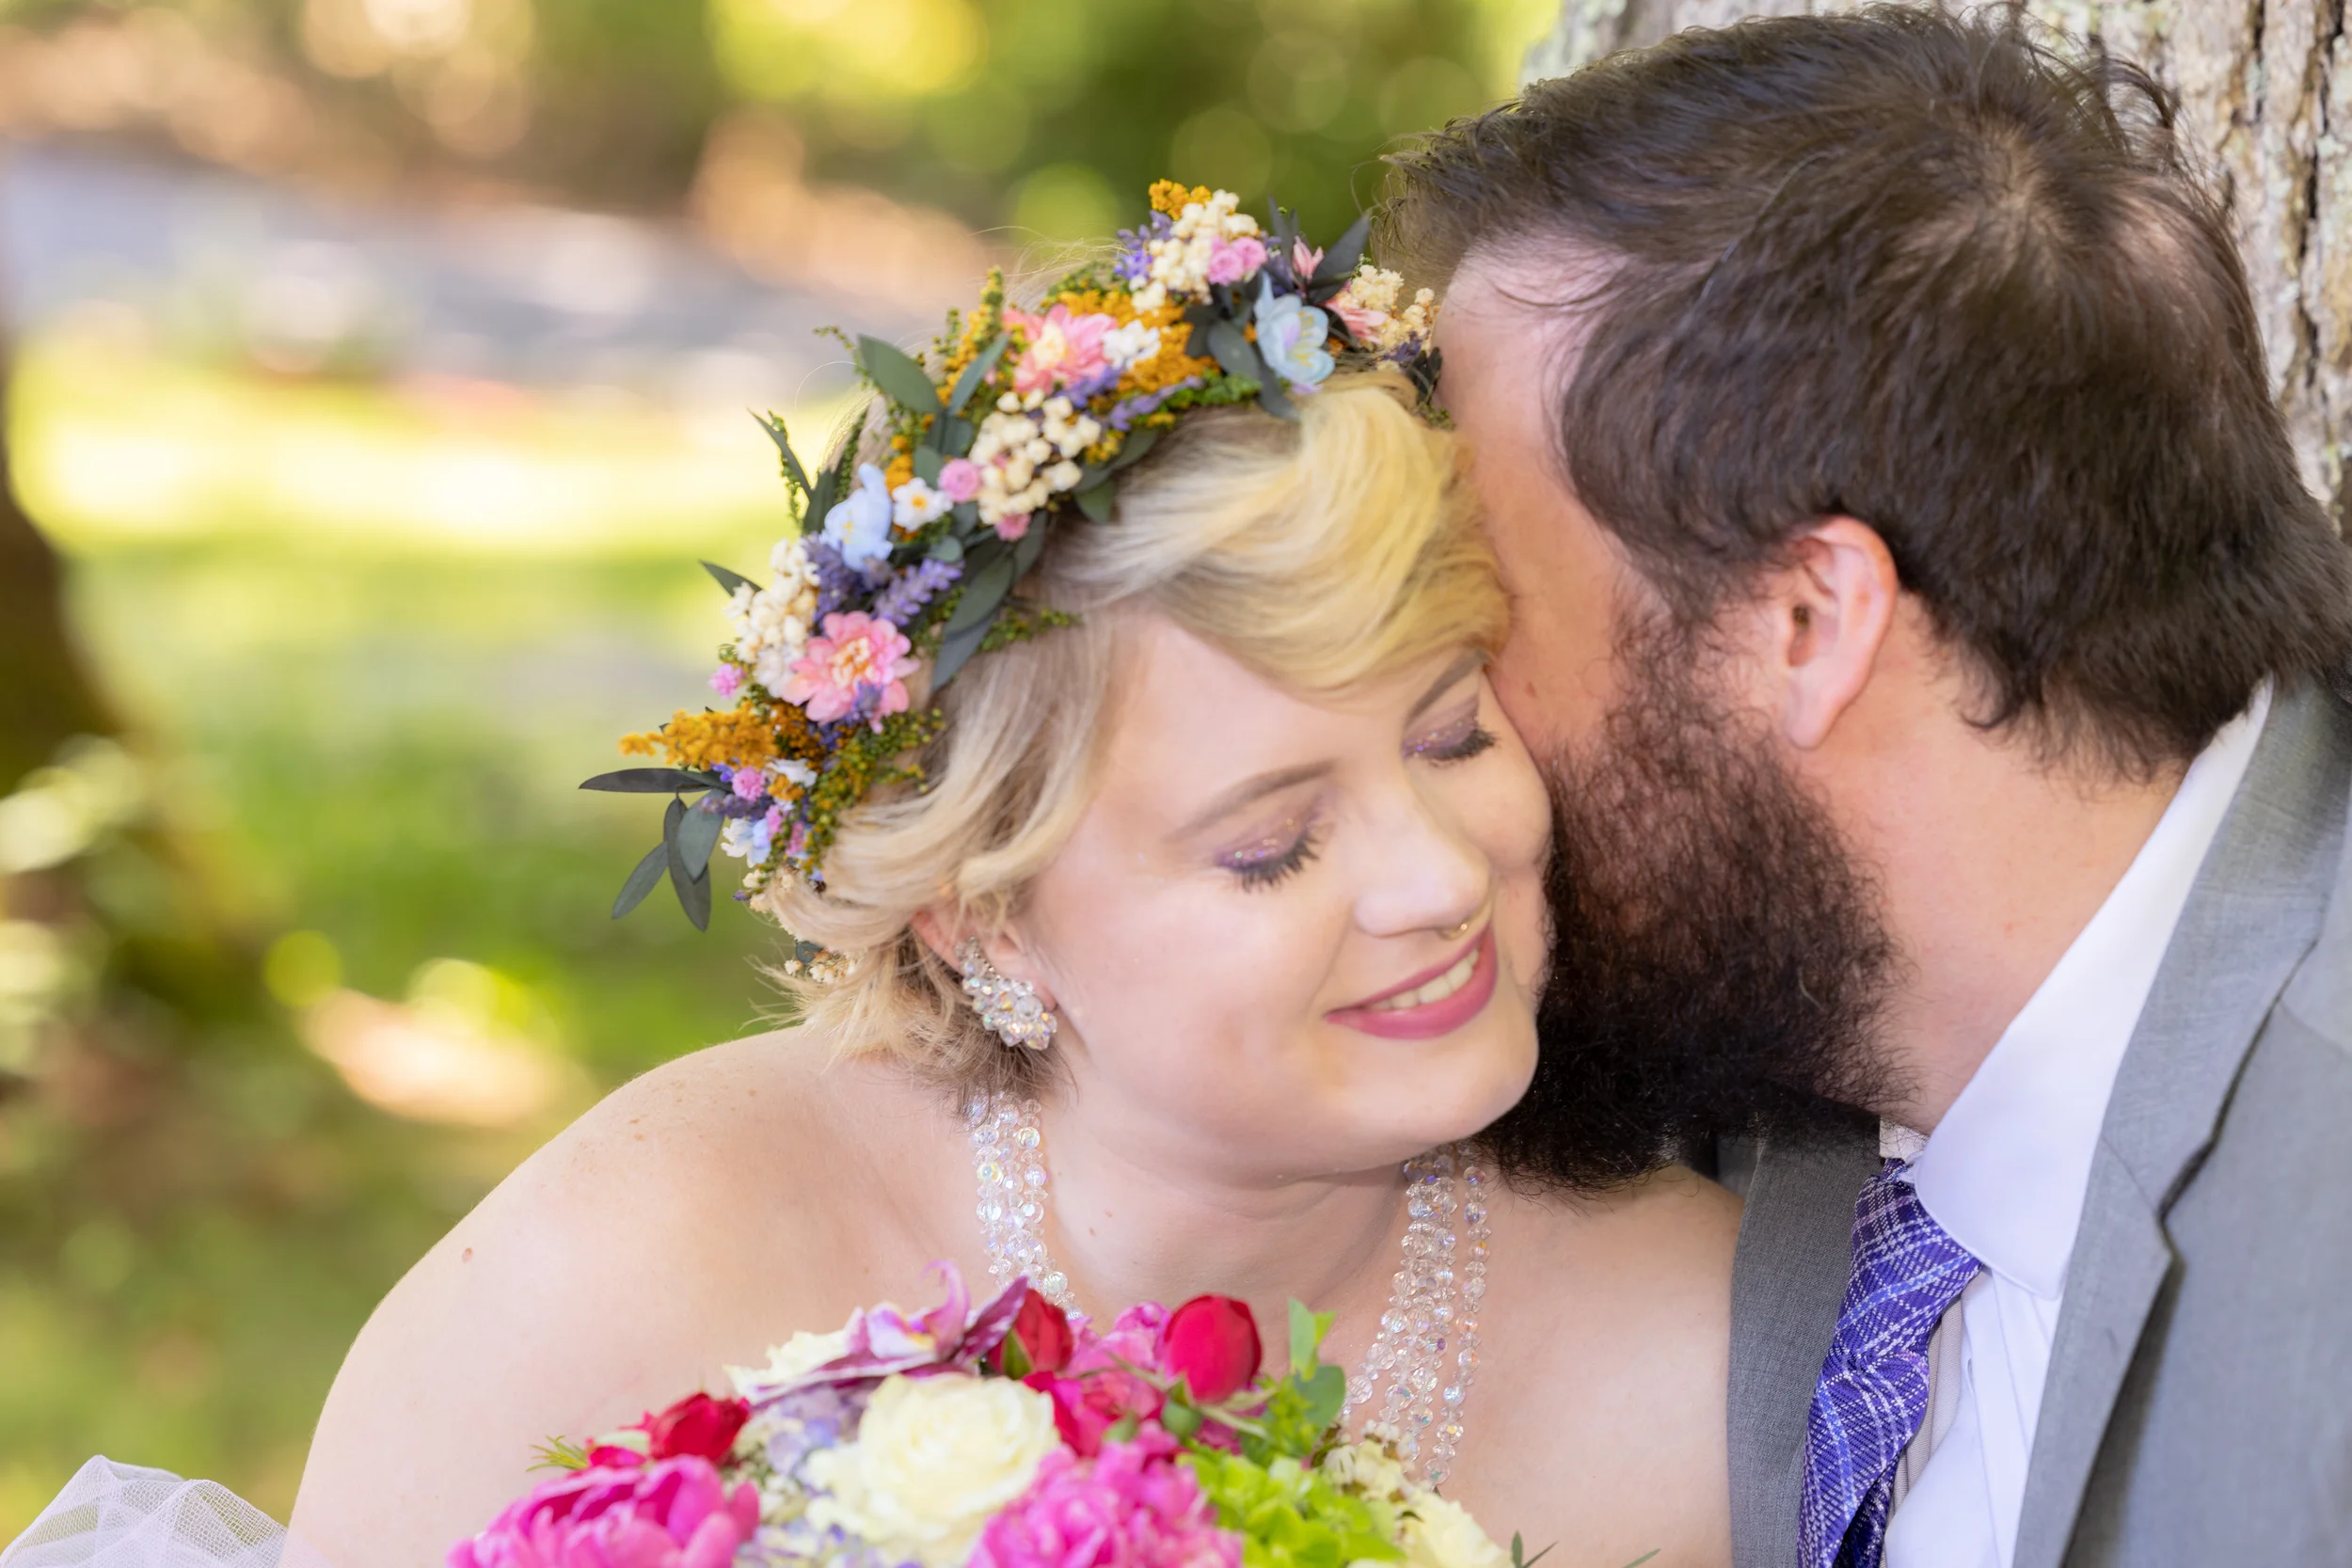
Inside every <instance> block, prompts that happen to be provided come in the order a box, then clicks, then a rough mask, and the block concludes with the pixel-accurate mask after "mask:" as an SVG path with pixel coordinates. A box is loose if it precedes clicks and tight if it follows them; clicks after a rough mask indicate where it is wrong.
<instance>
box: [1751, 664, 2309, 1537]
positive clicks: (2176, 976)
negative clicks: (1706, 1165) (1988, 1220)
mask: <svg viewBox="0 0 2352 1568" xmlns="http://www.w3.org/2000/svg"><path fill="white" fill-rule="evenodd" d="M2347 728H2348V726H2347V721H2346V717H2345V715H2344V711H2343V710H2342V709H2341V708H2340V707H2339V706H2338V705H2336V703H2335V702H2334V701H2333V700H2332V699H2331V698H2329V697H2328V695H2327V694H2325V693H2324V692H2322V691H2320V690H2318V689H2315V688H2312V687H2310V686H2305V687H2303V688H2302V689H2298V690H2296V691H2295V692H2294V693H2292V694H2281V696H2280V700H2279V704H2278V705H2277V706H2276V707H2275V708H2274V709H2273V710H2272V713H2271V717H2270V721H2269V722H2268V724H2267V725H2265V729H2264V732H2263V736H2262V740H2261V742H2260V745H2259V747H2258V749H2257V750H2256V752H2255V753H2254V758H2253V761H2252V763H2251V764H2250V766H2249V768H2248V770H2247V776H2246V780H2245V783H2244V784H2241V785H2240V786H2239V790H2238V796H2237V800H2235V802H2234V803H2233V805H2232V807H2231V810H2230V815H2229V816H2228V817H2227V818H2226V819H2224V821H2223V823H2222V826H2221V831H2220V832H2219V833H2218V834H2217V836H2216V838H2215V841H2214V845H2213V848H2212V849H2211V850H2210V851H2209V852H2208V853H2207V855H2206V857H2205V863H2204V865H2203V867H2202V868H2201V870H2200V872H2199V873H2198V879H2197V883H2196V886H2195V888H2194V889H2193V890H2192V891H2191V893H2190V895H2189V900H2188V904H2187V906H2186V908H2185V909H2184V910H2183V911H2182V913H2181V921H2180V924H2179V926H2178V927H2176V928H2175V929H2174V931H2173V935H2172V941H2171V943H2170V945H2169V947H2168V948H2167V949H2166V953H2165V960H2164V967H2163V968H2162V969H2161V970H2160V971H2159V972H2158V974H2157V975H2156V981H2155V985H2154V987H2153V989H2152V990H2150V992H2149V995H2148V1002H2147V1005H2146V1006H2145V1007H2144V1008H2143V1009H2142V1010H2141V1013H2140V1020H2139V1026H2138V1028H2137V1031H2136V1032H2135V1033H2134V1035H2133V1037H2132V1044H2131V1049H2130V1050H2129V1052H2128V1053H2126V1054H2125V1056H2124V1058H2123V1065H2122V1069H2121V1070H2120V1071H2119V1073H2118V1074H2117V1077H2116V1083H2115V1091H2114V1095H2113V1098H2112V1099H2111V1100H2110V1101H2108V1105H2107V1114H2106V1120H2105V1122H2104V1124H2103V1126H2102V1128H2101V1130H2100V1135H2099V1148H2098V1151H2097V1153H2096V1154H2095V1155H2094V1157H2093V1160H2092V1164H2091V1170H2090V1188H2089V1191H2088V1193H2087V1195H2086V1197H2085V1200H2084V1205H2083V1217H2082V1226H2081V1228H2080V1230H2079V1231H2078V1233H2077V1234H2076V1236H2075V1240H2074V1255H2073V1257H2072V1259H2071V1260H2070V1261H2069V1263H2068V1265H2067V1277H2066V1296H2065V1304H2064V1306H2063V1307H2061V1308H2060V1311H2059V1316H2058V1337H2057V1339H2056V1341H2055V1342H2054V1343H2053V1344H2052V1346H2051V1353H2050V1372H2049V1379H2048V1382H2047V1383H2046V1384H2045V1385H2044V1386H2043V1390H2042V1413H2041V1417H2040V1420H2039V1423H2038V1425H2037V1427H2036V1429H2035V1436H2034V1449H2033V1459H2032V1464H2031V1465H2030V1467H2029V1469H2028V1471H2027V1474H2026V1497H2025V1502H2024V1506H2023V1510H2022V1512H2021V1513H2020V1515H2019V1518H2018V1527H2017V1551H2016V1556H2015V1560H2014V1563H2013V1568H2058V1563H2059V1562H2060V1560H2062V1559H2063V1557H2064V1556H2065V1552H2066V1546H2067V1543H2068V1541H2069V1540H2070V1538H2071V1537H2072V1536H2073V1534H2074V1520H2075V1516H2076V1514H2077V1513H2079V1512H2080V1510H2081V1507H2082V1501H2083V1496H2084V1491H2085V1488H2086V1486H2087V1485H2088V1484H2089V1481H2090V1474H2091V1469H2092V1466H2093V1465H2094V1464H2095V1463H2096V1461H2097V1459H2098V1454H2099V1447H2100V1443H2101V1440H2102V1439H2103V1438H2104V1436H2105V1435H2106V1428H2107V1420H2108V1417H2109V1414H2110V1413H2111V1412H2112V1410H2113V1409H2114V1405H2115V1401H2116V1396H2117V1393H2118V1392H2119V1391H2120V1390H2121V1389H2122V1386H2123V1382H2124V1378H2125V1376H2126V1374H2127V1373H2128V1371H2129V1370H2130V1368H2131V1364H2132V1359H2133V1356H2134V1355H2135V1354H2136V1353H2137V1350H2138V1346H2139V1339H2140V1334H2141V1331H2142V1330H2143V1328H2144V1327H2145V1326H2146V1323H2147V1321H2148V1314H2149V1310H2150V1308H2151V1307H2153V1305H2154V1303H2155V1300H2156V1296H2157V1293H2158V1292H2159V1291H2161V1290H2162V1288H2163V1285H2164V1281H2165V1278H2166V1276H2167V1275H2168V1274H2169V1272H2170V1270H2171V1268H2172V1266H2173V1254H2172V1246H2171V1243H2170V1241H2169V1239H2168V1238H2167V1236H2166V1234H2165V1229H2164V1214H2165V1212H2166V1211H2167V1210H2168V1209H2169V1207H2170V1206H2171V1202H2172V1199H2173V1197H2174V1196H2176V1194H2177V1192H2178V1190H2179V1188H2180V1187H2181V1185H2182V1184H2183V1183H2184V1182H2185V1180H2186V1179H2187V1178H2188V1177H2189V1176H2190V1175H2191V1174H2193V1171H2194V1167H2195V1164H2196V1162H2197V1160H2198V1159H2199V1157H2200V1156H2201V1154H2202V1153H2203V1151H2204V1150H2205V1148H2207V1147H2208V1146H2209V1145H2210V1144H2211V1143H2212V1141H2213V1137H2214V1132H2215V1130H2216V1128H2217V1126H2218V1125H2219V1122H2220V1119H2221V1115H2222V1112H2223V1110H2224V1109H2225V1108H2226V1106H2227V1104H2228V1101H2229V1097H2230V1091H2231V1087H2232V1085H2233V1084H2234V1083H2235V1082H2236V1080H2237V1075H2238V1071H2239V1069H2240V1068H2242V1067H2243V1066H2244V1064H2245V1060H2246V1055H2247V1053H2248V1051H2249V1049H2250V1048H2251V1046H2252V1044H2253V1041H2254V1037H2255V1035H2256V1034H2257V1033H2258V1032H2259V1031H2260V1030H2261V1028H2262V1024H2263V1021H2264V1019H2265V1017H2267V1016H2268V1014H2269V1012H2270V1009H2271V1006H2272V1005H2273V1004H2274V1003H2275V1002H2276V1001H2277V1000H2278V998H2279V994H2280V990H2281V989H2282V988H2283V987H2284V986H2285V985H2286V983H2287V980H2288V978H2289V977H2290V976H2291V975H2292V974H2294V972H2295V968H2296V965H2297V964H2298V963H2300V962H2301V961H2302V959H2303V957H2304V955H2305V954H2306V953H2308V952H2309V951H2310V950H2311V947H2312V942H2313V941H2314V940H2315V939H2316V938H2317V936H2318V934H2319V930H2320V926H2321V922H2322V920H2323V919H2324V918H2325V917H2326V915H2327V912H2328V895H2329V893H2330V892H2331V891H2332V889H2333V888H2334V885H2335V881H2336V877H2337V873H2338V869H2339V862H2340V860H2341V858H2342V847H2343V837H2344V796H2345V790H2346V775H2347V761H2348V760H2352V735H2347ZM1743 1245H1744V1238H1743Z"/></svg>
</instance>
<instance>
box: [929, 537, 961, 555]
mask: <svg viewBox="0 0 2352 1568" xmlns="http://www.w3.org/2000/svg"><path fill="white" fill-rule="evenodd" d="M931 559H932V560H933V561H961V560H962V559H963V541H962V540H961V539H959V538H957V537H956V536H955V535H954V534H952V533H943V534H941V535H940V536H939V537H938V538H936V539H934V540H932V541H931Z"/></svg>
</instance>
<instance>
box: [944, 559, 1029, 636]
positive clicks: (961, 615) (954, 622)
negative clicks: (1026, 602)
mask: <svg viewBox="0 0 2352 1568" xmlns="http://www.w3.org/2000/svg"><path fill="white" fill-rule="evenodd" d="M1012 582H1013V563H1012V558H1011V557H1010V556H999V557H998V558H997V559H995V560H994V561H992V562H989V563H988V564H987V565H986V566H985V567H983V568H981V569H980V571H979V574H978V575H977V576H976V577H973V578H967V579H966V580H965V583H964V589H963V597H962V598H961V599H959V600H957V601H956V612H955V613H954V614H953V615H950V616H949V617H947V626H946V630H947V633H948V635H949V636H953V635H954V634H955V633H957V632H960V631H965V630H969V629H970V628H972V627H975V626H987V625H988V623H989V622H990V621H991V620H992V619H993V618H994V616H995V614H996V610H997V607H998V606H999V605H1002V604H1003V603H1004V602H1005V595H1006V594H1009V593H1011V592H1012Z"/></svg>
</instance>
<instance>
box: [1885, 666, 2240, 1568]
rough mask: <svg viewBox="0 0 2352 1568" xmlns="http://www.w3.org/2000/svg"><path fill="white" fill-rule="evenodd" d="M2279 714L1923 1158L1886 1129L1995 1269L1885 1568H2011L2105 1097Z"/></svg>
mask: <svg viewBox="0 0 2352 1568" xmlns="http://www.w3.org/2000/svg"><path fill="white" fill-rule="evenodd" d="M2269 711H2270V689H2269V688H2268V687H2267V686H2265V687H2264V688H2263V689H2262V690H2260V691H2259V692H2257V693H2256V695H2255V698H2254V701H2253V703H2252V704H2251V705H2249V707H2248V708H2247V710H2246V712H2245V713H2243V714H2241V715H2240V716H2239V717H2238V718H2237V719H2235V720H2233V721H2231V723H2230V724H2229V725H2228V726H2226V727H2225V728H2224V729H2223V730H2222V731H2221V733H2220V734H2218V735H2217V736H2215V737H2214V739H2213V743H2212V744H2211V745H2209V746H2207V747H2206V748H2205V750H2204V751H2203V752H2201V753H2200V754H2199V756H2198V758H2197V760H2196V761H2195V762H2194V763H2192V764H2191V765H2190V766H2189V768H2188V771H2187V773H2186V775H2185V777H2184V778H2183V779H2182V780H2181V787H2180V789H2179V791H2178V792H2177V793H2175V794H2174V796H2173V797H2172V801H2171V804H2170V805H2169V806H2167V807H2166V808H2165V813H2164V816H2163V817H2162V818H2161V819H2160V820H2159V821H2158V822H2157V823H2156V827H2155V831H2154V832H2152V833H2150V834H2149V835H2148V842H2147V843H2146V844H2144V845H2142V846H2141V847H2140V850H2139V853H2138V855H2137V856H2136V857H2134V859H2133V861H2132V863H2131V868H2130V869H2129V870H2127V871H2125V872H2124V873H2123V879H2122V880H2121V881H2119V882H2117V883H2116V884H2115V891H2114V892H2112V893H2110V894H2108V895H2107V898H2106V902H2105V903H2104V904H2102V905H2100V906H2099V912H2098V913H2097V914H2095V915H2093V916H2092V917H2091V919H2090V924H2089V925H2087V926H2085V927H2083V928H2082V933H2081V935H2079V936H2077V937H2076V938H2075V939H2074V944H2073V945H2072V946H2070V947H2068V948H2067V950H2066V953H2065V956H2064V957H2063V958H2059V959H2058V966H2057V967H2056V968H2055V969H2053V970H2051V971H2050V974H2049V978H2047V979H2045V980H2044V981H2042V987H2041V989H2040V990H2036V991H2035V992H2034V993H2033V996H2032V998H2031V999H2030V1000H2029V1001H2027V1002H2026V1006H2024V1008H2022V1009H2021V1010H2020V1011H2019V1012H2018V1014H2017V1016H2016V1018H2014V1019H2013V1020H2011V1021H2010V1026H2009V1028H2008V1029H2007V1030H2005V1031H2004V1032H2003V1033H2002V1035H2001V1037H2000V1039H1999V1041H1998V1042H1997V1043H1995V1044H1994V1047H1993V1052H1992V1054H1990V1055H1988V1056H1987V1057H1985V1059H1984V1063H1983V1065H1982V1066H1981V1067H1979V1068H1978V1069H1977V1072H1976V1076H1975V1077H1973V1078H1971V1079H1970V1080H1969V1081H1968V1084H1967V1086H1966V1087H1964V1088H1963V1089H1962V1090H1961V1092H1960V1098H1959V1099H1957V1100H1955V1101H1953V1102H1952V1108H1951V1109H1950V1110H1949V1111H1948V1112H1947V1113H1945V1116H1944V1119H1943V1120H1942V1121H1941V1122H1940V1123H1939V1124H1938V1125H1937V1126H1936V1129H1935V1132H1934V1135H1933V1136H1931V1137H1930V1138H1928V1139H1926V1140H1925V1143H1924V1145H1922V1144H1921V1142H1920V1140H1919V1137H1918V1134H1917V1133H1915V1132H1909V1130H1907V1129H1904V1128H1899V1127H1896V1126H1893V1125H1892V1124H1889V1125H1888V1126H1887V1127H1886V1128H1885V1129H1884V1131H1883V1135H1882V1144H1883V1147H1884V1148H1885V1149H1886V1151H1887V1152H1888V1153H1889V1154H1890V1155H1893V1156H1895V1157H1898V1158H1908V1159H1910V1160H1911V1162H1912V1164H1911V1180H1912V1183H1913V1185H1914V1186H1915V1189H1916V1190H1917V1192H1918V1194H1919V1201H1920V1203H1921V1204H1922V1205H1923V1206H1924V1207H1925V1208H1926V1209H1927V1212H1929V1214H1930V1215H1931V1216H1932V1217H1933V1218H1934V1220H1935V1222H1936V1223H1937V1224H1938V1225H1940V1226H1942V1227H1944V1228H1945V1230H1946V1231H1947V1232H1949V1233H1950V1235H1951V1237H1952V1239H1953V1240H1955V1241H1957V1242H1958V1243H1960V1244H1961V1245H1963V1246H1964V1247H1966V1248H1967V1249H1968V1250H1969V1252H1970V1253H1972V1254H1974V1255H1975V1256H1976V1257H1977V1258H1978V1259H1979V1260H1980V1261H1982V1263H1983V1264H1984V1268H1983V1271H1982V1272H1981V1273H1979V1275H1977V1276H1976V1278H1974V1279H1972V1280H1971V1281H1969V1283H1968V1288H1967V1289H1966V1290H1964V1291H1962V1292H1961V1295H1960V1299H1959V1300H1958V1301H1957V1302H1955V1303H1954V1304H1953V1306H1952V1307H1950V1308H1949V1309H1947V1311H1946V1312H1945V1314H1944V1317H1943V1320H1942V1322H1941V1323H1938V1324H1937V1325H1936V1331H1935V1338H1934V1339H1933V1340H1932V1341H1931V1343H1930V1345H1929V1348H1928V1362H1929V1372H1930V1378H1929V1388H1930V1391H1929V1396H1928V1415H1927V1418H1926V1419H1925V1420H1923V1421H1922V1422H1921V1423H1920V1428H1919V1433H1918V1435H1917V1436H1915V1438H1914V1439H1913V1440H1912V1443H1911V1446H1910V1448H1909V1449H1906V1450H1905V1451H1904V1454H1903V1461H1902V1465H1901V1469H1900V1471H1899V1473H1898V1475H1897V1478H1896V1484H1895V1506H1894V1512H1893V1513H1892V1514H1891V1516H1890V1517H1889V1519H1888V1522H1887V1531H1886V1557H1885V1564H1886V1568H2009V1565H2010V1560H2012V1558H2013V1557H2014V1556H2015V1554H2016V1549H2017V1513H2018V1509H2019V1507H2020V1505H2021V1504H2022V1503H2023V1502H2024V1500H2025V1495H2026V1462H2027V1460H2028V1459H2029V1457H2030V1456H2031V1455H2032V1453H2033V1434H2034V1426H2035V1423H2036V1422H2037V1420H2038V1419H2039V1418H2040V1417H2041V1414H2042V1381H2043V1379H2044V1378H2045V1377H2046V1376H2047V1375H2048V1373H2049V1370H2050V1341H2051V1339H2052V1338H2054V1337H2055V1336H2056V1334H2057V1332H2058V1306H2059V1303H2060V1302H2061V1301H2062V1300H2063V1299H2064V1295H2065V1288H2066V1263H2067V1259H2068V1258H2069V1257H2070V1256H2071V1255H2072V1254H2073V1252H2074V1231H2075V1229H2076V1227H2078V1226H2079V1225H2080V1223H2081V1220H2082V1211H2083V1196H2084V1194H2085V1192H2086V1190H2087V1189H2088V1188H2089V1186H2090V1161H2091V1155H2092V1153H2093V1151H2094V1150H2095V1149H2096V1148H2097V1147H2098V1142H2099V1128H2100V1124H2101V1123H2102V1122H2103V1121H2104V1120H2105V1119H2106V1108H2107V1097H2108V1095H2109V1093H2110V1092H2111V1091H2112V1090H2113V1089H2114V1086H2115V1075H2116V1071H2117V1069H2119V1068H2121V1067H2122V1062H2123V1053H2124V1049H2125V1048H2126V1047H2127V1046H2128V1045H2129V1044H2130V1043H2131V1038H2132V1032H2133V1030H2134V1029H2135V1028H2137V1025H2138V1022H2139V1013H2140V1008H2141V1007H2142V1006H2144V1005H2145V1004H2146V1002H2147V1000H2148V991H2149V989H2150V988H2151V987H2152V986H2153V985H2154V984H2155V978H2156V971H2157V969H2158V968H2159V967H2160V966H2161V965H2162V963H2163V961H2164V951H2165V948H2166V947H2167V946H2168V945H2169V943H2170V942H2171V940H2172V927H2174V926H2175V925H2177V924H2178V923H2179V921H2180V918H2181V910H2182V908H2183V907H2184V906H2185V904H2186V903H2187V902H2188V893H2189V888H2190V885H2191V884H2192V883H2194V882H2195V881H2196V879H2197V871H2198V868H2199V867H2200V866H2201V865H2202V864H2203V863H2204V859H2205V851H2206V850H2207V849H2208V848H2210V847H2212V845H2213V840H2214V834H2215V833H2216V832H2218V831H2219V830H2220V827H2221V820H2222V818H2223V817H2224V816H2227V815H2228V814H2229V809H2230V802H2231V800H2232V799H2233V797H2234V796H2235V795H2236V794H2237V788H2238V784H2239V783H2240V781H2242V780H2243V779H2244V778H2245V776H2246V768H2247V765H2248V763H2249V762H2250V761H2252V760H2253V755H2254V743H2255V741H2256V739H2257V738H2258V737H2259V736H2261V734H2262V726H2263V720H2264V718H2265V716H2266V715H2267V714H2268V713H2269Z"/></svg>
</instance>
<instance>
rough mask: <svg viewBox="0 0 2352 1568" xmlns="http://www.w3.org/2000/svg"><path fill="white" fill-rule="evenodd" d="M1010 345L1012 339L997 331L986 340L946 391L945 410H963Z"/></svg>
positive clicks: (956, 412) (956, 411) (957, 412)
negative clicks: (986, 342) (985, 345)
mask: <svg viewBox="0 0 2352 1568" xmlns="http://www.w3.org/2000/svg"><path fill="white" fill-rule="evenodd" d="M1011 346H1012V340H1011V339H1010V338H1008V337H1006V336H1005V335H1004V334H1003V333H1001V332H999V333H998V334H997V335H996V336H995V337H993V338H991V339H990V340H989V341H988V346H987V347H986V348H984V349H982V350H980V352H979V353H977V354H976V355H974V356H972V362H971V363H970V364H968V365H966V366H964V367H963V373H962V374H961V375H959V376H957V377H956V384H955V386H954V388H951V389H950V390H949V391H948V393H947V412H949V413H950V414H961V413H962V412H963V405H964V404H967V403H969V402H971V401H972V394H973V393H975V392H977V391H978V390H979V389H980V383H981V382H982V381H983V380H985V379H987V376H988V372H991V371H993V370H994V369H995V368H996V361H998V360H999V359H1002V358H1003V357H1004V356H1005V350H1007V349H1009V348H1010V347H1011Z"/></svg>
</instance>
